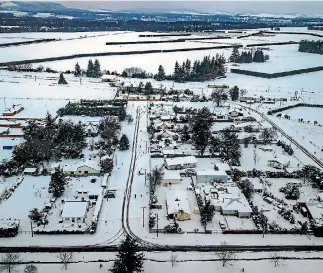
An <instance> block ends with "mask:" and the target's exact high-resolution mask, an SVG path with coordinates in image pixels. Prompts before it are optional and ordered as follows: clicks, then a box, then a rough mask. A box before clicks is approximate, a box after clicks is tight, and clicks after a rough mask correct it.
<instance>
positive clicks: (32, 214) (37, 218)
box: [28, 208, 44, 222]
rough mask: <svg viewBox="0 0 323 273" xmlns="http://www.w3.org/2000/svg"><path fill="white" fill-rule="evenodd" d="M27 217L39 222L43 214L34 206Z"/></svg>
mask: <svg viewBox="0 0 323 273" xmlns="http://www.w3.org/2000/svg"><path fill="white" fill-rule="evenodd" d="M28 217H29V219H31V220H33V221H34V222H39V221H41V220H42V219H43V217H44V214H43V213H42V212H41V211H39V210H38V209H37V208H34V209H32V210H31V211H30V212H29V215H28Z"/></svg>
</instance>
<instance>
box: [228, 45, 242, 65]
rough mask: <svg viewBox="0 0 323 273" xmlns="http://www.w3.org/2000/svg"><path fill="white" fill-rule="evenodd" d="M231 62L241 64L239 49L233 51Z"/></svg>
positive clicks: (235, 48)
mask: <svg viewBox="0 0 323 273" xmlns="http://www.w3.org/2000/svg"><path fill="white" fill-rule="evenodd" d="M229 61H230V62H232V63H239V62H240V53H239V49H238V48H237V47H234V48H233V49H232V53H231V56H230V57H229Z"/></svg>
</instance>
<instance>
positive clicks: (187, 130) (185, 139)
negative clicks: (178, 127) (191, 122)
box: [181, 124, 191, 142]
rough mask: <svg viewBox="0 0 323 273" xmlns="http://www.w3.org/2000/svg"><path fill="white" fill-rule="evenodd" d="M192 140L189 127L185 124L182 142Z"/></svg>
mask: <svg viewBox="0 0 323 273" xmlns="http://www.w3.org/2000/svg"><path fill="white" fill-rule="evenodd" d="M190 139H191V136H190V133H189V129H188V126H187V125H186V124H185V125H184V127H183V129H182V131H181V140H182V141H184V142H185V141H188V140H190Z"/></svg>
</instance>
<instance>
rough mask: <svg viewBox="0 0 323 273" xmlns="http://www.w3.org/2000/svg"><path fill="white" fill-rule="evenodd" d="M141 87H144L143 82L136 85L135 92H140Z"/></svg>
mask: <svg viewBox="0 0 323 273" xmlns="http://www.w3.org/2000/svg"><path fill="white" fill-rule="evenodd" d="M143 88H144V83H143V82H140V83H139V84H138V87H137V92H138V93H142V90H143Z"/></svg>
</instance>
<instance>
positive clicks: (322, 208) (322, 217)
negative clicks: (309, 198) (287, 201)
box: [306, 202, 323, 222]
mask: <svg viewBox="0 0 323 273" xmlns="http://www.w3.org/2000/svg"><path fill="white" fill-rule="evenodd" d="M306 206H307V208H308V210H309V212H310V214H311V216H312V217H313V219H314V220H315V221H316V222H323V203H319V202H317V203H307V204H306Z"/></svg>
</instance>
